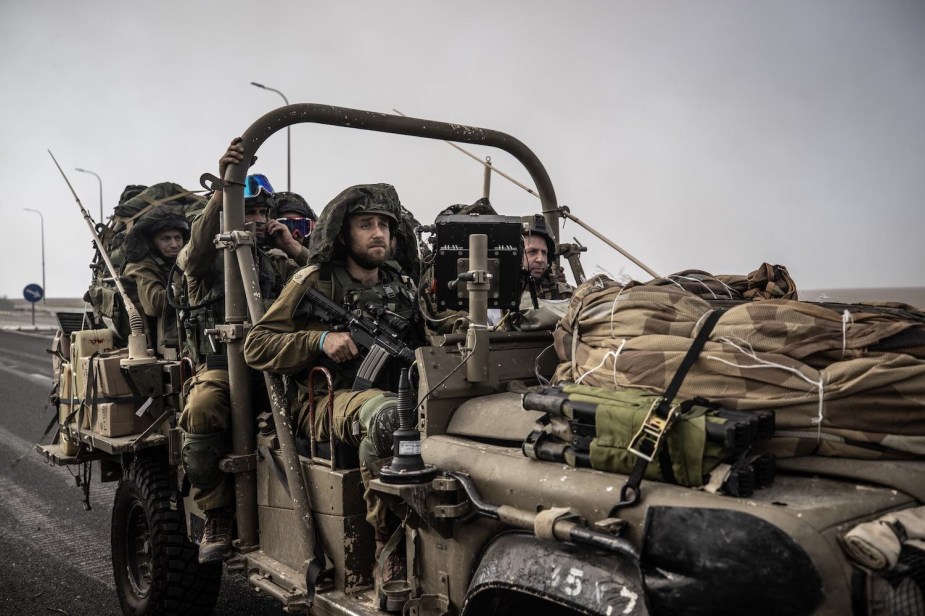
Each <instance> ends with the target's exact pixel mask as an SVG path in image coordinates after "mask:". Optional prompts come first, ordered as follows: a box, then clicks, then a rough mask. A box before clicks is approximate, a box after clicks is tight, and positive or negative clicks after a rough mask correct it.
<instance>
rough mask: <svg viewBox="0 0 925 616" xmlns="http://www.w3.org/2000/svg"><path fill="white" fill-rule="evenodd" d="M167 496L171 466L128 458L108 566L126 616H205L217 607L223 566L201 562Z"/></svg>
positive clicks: (114, 511)
mask: <svg viewBox="0 0 925 616" xmlns="http://www.w3.org/2000/svg"><path fill="white" fill-rule="evenodd" d="M170 496H171V494H170V471H169V467H168V465H167V463H166V461H163V460H161V459H156V458H151V457H148V458H138V459H136V460H134V461H133V462H131V464H130V465H129V467H128V468H127V469H126V471H125V473H124V474H123V477H122V480H121V481H120V482H119V487H118V489H117V490H116V497H115V501H114V503H113V507H112V532H111V538H112V568H113V574H114V576H115V582H116V592H117V593H118V595H119V604H120V605H121V606H122V612H123V614H125V615H126V616H173V615H180V614H184V615H186V614H189V615H202V616H207V615H208V614H211V613H212V610H213V608H214V607H215V601H216V599H217V598H218V591H219V586H220V584H221V581H222V565H221V563H211V564H208V565H200V564H199V560H198V549H197V547H196V545H195V544H193V543H192V542H190V541H189V539H187V537H186V531H185V527H184V516H183V511H182V506H181V507H178V509H176V510H174V509H171V505H170ZM181 503H182V501H181Z"/></svg>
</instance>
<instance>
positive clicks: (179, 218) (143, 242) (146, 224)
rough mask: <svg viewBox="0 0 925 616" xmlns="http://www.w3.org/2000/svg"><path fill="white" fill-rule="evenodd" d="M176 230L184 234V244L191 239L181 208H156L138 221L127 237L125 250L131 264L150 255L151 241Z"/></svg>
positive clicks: (127, 259) (124, 245)
mask: <svg viewBox="0 0 925 616" xmlns="http://www.w3.org/2000/svg"><path fill="white" fill-rule="evenodd" d="M172 229H175V230H177V231H179V232H180V233H182V234H183V242H184V243H186V242H188V241H189V238H190V226H189V223H188V222H187V221H186V216H184V215H183V213H182V211H181V210H180V208H178V207H176V206H170V205H161V206H159V207H155V208H154V209H152V210H151V211H150V212H148V213H147V214H145V215H143V216H142V217H141V218H139V219H138V222H136V223H135V225H134V226H133V227H132V229H131V231H129V232H128V234H127V235H126V236H125V241H124V242H123V244H122V246H123V250H124V252H125V259H126V261H129V262H136V261H141V260H142V259H143V258H144V257H145V255H147V254H148V252H149V251H150V247H151V240H152V239H153V238H154V236H155V235H156V234H158V233H160V232H161V231H167V230H172Z"/></svg>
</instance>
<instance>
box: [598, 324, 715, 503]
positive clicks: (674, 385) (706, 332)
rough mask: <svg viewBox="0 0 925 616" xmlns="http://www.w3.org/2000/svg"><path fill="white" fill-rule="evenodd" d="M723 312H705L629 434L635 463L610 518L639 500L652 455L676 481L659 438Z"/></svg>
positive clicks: (671, 420)
mask: <svg viewBox="0 0 925 616" xmlns="http://www.w3.org/2000/svg"><path fill="white" fill-rule="evenodd" d="M723 312H725V309H723V308H717V309H715V310H713V311H711V312H709V313H708V314H707V317H706V319H705V320H704V322H703V325H702V326H701V327H700V331H699V332H697V336H696V337H695V338H694V341H693V342H692V343H691V346H690V348H689V349H688V350H687V353H686V354H685V355H684V359H682V360H681V364H680V365H679V366H678V370H677V371H676V372H675V373H674V377H673V378H672V379H671V382H670V383H669V384H668V388H667V389H666V390H665V393H664V394H663V395H662V396H661V397H660V398H656V399H655V401H653V402H652V406H651V407H650V408H649V412H648V414H647V415H646V418H645V420H644V421H643V422H642V426H640V428H639V430H638V431H637V432H636V435H635V436H633V438H632V440H631V441H630V444H629V447H627V449H628V450H629V451H630V452H632V453H633V454H635V456H636V464H635V465H634V466H633V470H632V472H631V473H630V475H629V477H628V478H627V479H626V483H624V484H623V487H622V488H620V502H618V503H617V504H616V505H614V506H613V508H612V509H611V510H610V516H611V517H616V512H617V511H618V510H619V509H621V508H622V507H627V506H630V505H635V504H636V503H638V502H639V499H640V497H641V496H642V492H641V490H640V487H639V484H640V483H642V477H643V475H644V474H645V472H646V468H647V467H648V466H649V462H651V461H652V460H653V459H654V458H655V457H656V456H658V458H659V465H660V467H661V471H662V476H663V477H664V478H665V479H666V480H667V481H671V482H672V483H676V481H673V480H674V472H673V471H672V469H671V459H670V457H669V455H668V449H667V448H665V447H663V446H662V443H663V437H664V436H665V434H666V433H667V432H668V430H669V429H671V426H672V424H673V423H674V420H675V419H676V418H677V416H678V414H679V411H680V405H677V404H675V405H672V404H671V402H672V400H674V398H675V396H676V395H677V394H678V390H679V389H681V384H682V383H683V382H684V377H686V376H687V373H688V371H690V369H691V367H692V366H693V365H694V362H696V361H697V357H698V356H699V355H700V352H701V351H702V350H703V347H704V345H705V344H706V343H707V338H709V336H710V332H712V331H713V327H714V326H715V325H716V322H717V321H719V318H720V316H722V314H723Z"/></svg>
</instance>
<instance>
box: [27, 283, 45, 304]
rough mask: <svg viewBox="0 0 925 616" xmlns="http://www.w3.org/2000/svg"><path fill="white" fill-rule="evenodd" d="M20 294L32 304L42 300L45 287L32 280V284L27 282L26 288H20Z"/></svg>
mask: <svg viewBox="0 0 925 616" xmlns="http://www.w3.org/2000/svg"><path fill="white" fill-rule="evenodd" d="M22 296H23V297H24V298H26V301H27V302H32V303H33V304H34V303H35V302H40V301H42V298H43V297H45V289H43V288H42V286H41V285H37V284H35V283H34V282H33V283H32V284H27V285H26V288H25V289H23V290H22Z"/></svg>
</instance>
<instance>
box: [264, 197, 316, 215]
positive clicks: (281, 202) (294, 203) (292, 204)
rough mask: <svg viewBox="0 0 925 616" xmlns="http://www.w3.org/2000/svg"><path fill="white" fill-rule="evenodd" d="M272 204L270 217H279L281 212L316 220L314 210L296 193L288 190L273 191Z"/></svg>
mask: <svg viewBox="0 0 925 616" xmlns="http://www.w3.org/2000/svg"><path fill="white" fill-rule="evenodd" d="M273 204H274V205H273V208H272V209H271V210H270V218H279V217H280V216H282V215H283V214H286V213H294V214H298V215H300V216H304V217H305V218H310V219H311V220H318V216H317V215H316V214H315V212H314V210H312V208H311V206H309V205H308V202H307V201H306V200H305V199H304V198H303V197H302V195H300V194H298V193H294V192H288V191H281V192H278V193H275V194H274V195H273Z"/></svg>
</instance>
